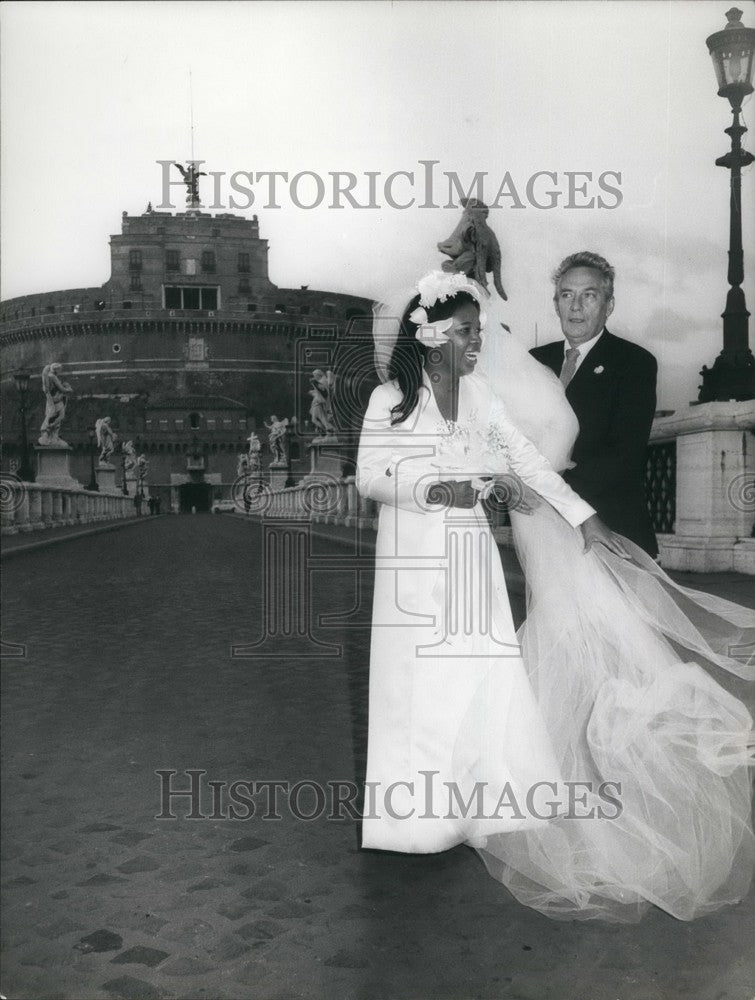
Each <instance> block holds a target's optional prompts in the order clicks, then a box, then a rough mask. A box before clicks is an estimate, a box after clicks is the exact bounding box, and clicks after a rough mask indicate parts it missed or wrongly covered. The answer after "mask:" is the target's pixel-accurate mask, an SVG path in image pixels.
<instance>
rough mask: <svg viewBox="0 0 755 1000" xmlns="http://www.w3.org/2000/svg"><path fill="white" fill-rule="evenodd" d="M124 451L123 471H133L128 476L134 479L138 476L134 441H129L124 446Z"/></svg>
mask: <svg viewBox="0 0 755 1000" xmlns="http://www.w3.org/2000/svg"><path fill="white" fill-rule="evenodd" d="M122 451H123V471H124V473H129V472H130V473H131V475H130V476H129V477H128V478H129V479H134V478H135V476H136V448H135V447H134V442H133V441H127V442H126V443H125V444H124V445H123V448H122Z"/></svg>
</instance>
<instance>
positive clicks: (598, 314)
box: [555, 267, 613, 347]
mask: <svg viewBox="0 0 755 1000" xmlns="http://www.w3.org/2000/svg"><path fill="white" fill-rule="evenodd" d="M555 305H556V312H557V313H558V318H559V319H560V320H561V329H562V330H563V332H564V336H565V337H566V339H567V340H568V341H569V344H570V346H571V347H577V346H579V345H580V344H586V343H587V341H588V340H592V339H593V337H597V335H598V334H599V333H600V332H601V330H602V329H603V327H604V326H605V324H606V319H607V318H608V317H609V316H610V315H611V313H612V312H613V299H612V298H611V297H609V295H608V293H607V292H606V289H605V288H604V287H603V279H602V278H601V275H600V272H599V271H596V270H595V268H592V267H573V268H572V269H571V270H570V271H567V272H566V273H565V274H562V275H561V279H560V281H559V283H558V287H557V288H556V296H555Z"/></svg>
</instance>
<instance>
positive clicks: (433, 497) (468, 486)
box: [425, 479, 478, 510]
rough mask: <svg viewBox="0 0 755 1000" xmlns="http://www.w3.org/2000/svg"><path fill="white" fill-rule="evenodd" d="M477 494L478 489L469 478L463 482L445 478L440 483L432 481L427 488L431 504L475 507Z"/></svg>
mask: <svg viewBox="0 0 755 1000" xmlns="http://www.w3.org/2000/svg"><path fill="white" fill-rule="evenodd" d="M477 496H478V493H477V490H476V489H475V488H474V486H472V483H471V480H469V479H464V480H463V481H462V482H456V480H453V479H443V480H441V481H440V482H438V483H431V484H430V485H429V486H428V487H427V489H426V490H425V500H426V501H427V502H428V503H429V504H438V505H442V506H444V507H461V508H463V509H465V510H470V509H471V508H472V507H474V505H475V504H476V503H477Z"/></svg>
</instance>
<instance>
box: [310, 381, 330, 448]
mask: <svg viewBox="0 0 755 1000" xmlns="http://www.w3.org/2000/svg"><path fill="white" fill-rule="evenodd" d="M311 385H312V388H311V389H310V390H309V395H310V396H311V397H312V403H311V404H310V407H309V419H310V420H311V421H312V423H313V424H314V427H315V430H317V431H320V432H321V433H322V434H324V435H325V437H333V436H334V435H335V432H336V422H335V417H334V415H333V394H334V391H335V386H336V377H335V375H334V374H333V372H332V371H331V370H330V369H328V371H327V372H324V371H323V370H322V369H321V368H315V370H314V372H312V379H311Z"/></svg>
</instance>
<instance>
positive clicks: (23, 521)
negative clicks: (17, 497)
mask: <svg viewBox="0 0 755 1000" xmlns="http://www.w3.org/2000/svg"><path fill="white" fill-rule="evenodd" d="M16 527H17V528H18V530H19V531H31V530H32V525H31V495H30V493H29V487H28V486H27V485H24V492H23V496H22V497H21V502H20V504H19V505H18V510H17V511H16Z"/></svg>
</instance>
